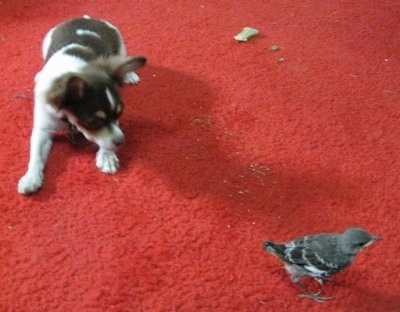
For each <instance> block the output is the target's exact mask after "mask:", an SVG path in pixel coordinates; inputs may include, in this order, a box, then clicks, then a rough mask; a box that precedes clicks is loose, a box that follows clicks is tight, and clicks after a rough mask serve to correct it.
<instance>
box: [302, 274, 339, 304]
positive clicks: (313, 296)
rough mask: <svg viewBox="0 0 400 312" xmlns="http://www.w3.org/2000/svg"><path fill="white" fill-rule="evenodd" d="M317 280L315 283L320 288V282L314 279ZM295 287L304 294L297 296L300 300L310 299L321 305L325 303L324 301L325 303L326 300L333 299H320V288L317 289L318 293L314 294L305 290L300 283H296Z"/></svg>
mask: <svg viewBox="0 0 400 312" xmlns="http://www.w3.org/2000/svg"><path fill="white" fill-rule="evenodd" d="M316 280H317V282H318V283H320V285H321V286H322V280H318V279H316ZM296 285H297V286H299V287H300V288H301V290H302V291H303V292H304V294H300V295H298V296H299V297H302V298H310V299H312V300H314V301H316V302H321V303H323V302H325V301H327V300H331V299H333V297H320V296H319V294H320V293H321V292H322V287H320V289H319V291H318V292H316V293H314V294H313V293H312V292H310V291H309V290H308V289H307V287H306V286H304V285H303V284H302V283H299V282H298V283H296Z"/></svg>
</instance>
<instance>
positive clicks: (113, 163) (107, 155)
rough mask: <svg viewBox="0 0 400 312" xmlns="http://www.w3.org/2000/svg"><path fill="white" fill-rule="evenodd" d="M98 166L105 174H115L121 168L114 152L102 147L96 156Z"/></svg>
mask: <svg viewBox="0 0 400 312" xmlns="http://www.w3.org/2000/svg"><path fill="white" fill-rule="evenodd" d="M96 166H97V168H99V169H100V171H102V172H104V173H109V174H114V173H116V172H117V170H118V168H119V160H118V157H117V155H115V153H114V152H113V151H110V150H106V149H104V148H102V147H100V149H99V151H98V152H97V154H96Z"/></svg>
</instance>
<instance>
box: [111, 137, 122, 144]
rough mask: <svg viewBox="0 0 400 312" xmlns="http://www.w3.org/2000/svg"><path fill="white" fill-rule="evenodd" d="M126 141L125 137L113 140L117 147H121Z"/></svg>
mask: <svg viewBox="0 0 400 312" xmlns="http://www.w3.org/2000/svg"><path fill="white" fill-rule="evenodd" d="M124 141H125V138H124V137H123V136H121V137H118V138H115V139H113V140H112V143H113V144H114V145H115V146H120V145H121V144H122V143H124Z"/></svg>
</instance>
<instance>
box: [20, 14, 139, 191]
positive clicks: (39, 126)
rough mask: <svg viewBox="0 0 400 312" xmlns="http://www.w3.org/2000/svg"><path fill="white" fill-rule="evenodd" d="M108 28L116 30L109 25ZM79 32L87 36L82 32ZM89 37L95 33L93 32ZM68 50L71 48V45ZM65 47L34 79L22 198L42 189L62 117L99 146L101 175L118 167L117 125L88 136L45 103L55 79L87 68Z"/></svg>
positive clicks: (45, 46)
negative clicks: (26, 166) (31, 126)
mask: <svg viewBox="0 0 400 312" xmlns="http://www.w3.org/2000/svg"><path fill="white" fill-rule="evenodd" d="M85 18H88V17H85ZM109 25H110V26H111V27H113V28H115V27H114V26H112V25H111V24H109ZM54 29H55V28H53V29H51V30H50V31H49V32H48V33H47V35H46V36H45V38H44V41H43V46H42V54H43V58H44V59H46V56H47V53H48V50H49V47H50V43H51V35H52V33H53V31H54ZM115 29H116V28H115ZM81 31H82V33H85V34H87V33H86V31H85V30H81ZM118 34H119V32H118ZM91 35H97V34H96V33H92V34H91ZM119 36H120V34H119ZM121 43H122V44H121V46H120V49H119V54H120V55H123V56H125V54H126V51H125V46H124V44H123V41H122V38H121ZM68 47H71V45H69V46H68ZM66 48H67V47H64V48H63V49H61V50H60V51H58V52H56V53H55V54H54V55H53V56H52V57H51V58H50V59H49V60H48V61H47V63H46V64H45V66H44V67H43V69H42V70H41V71H39V72H38V73H37V74H36V76H35V83H36V85H35V108H34V122H33V129H32V135H31V140H30V143H31V145H30V159H29V164H28V170H27V172H26V173H25V175H24V176H23V177H22V178H21V179H20V181H19V183H18V193H20V194H23V195H29V194H32V193H34V192H36V191H37V190H38V189H39V188H40V187H41V186H42V184H43V179H44V178H43V171H44V168H45V165H46V162H47V159H48V156H49V153H50V150H51V146H52V138H53V136H54V134H55V133H57V132H58V131H60V130H65V128H66V126H67V124H66V123H65V122H62V121H61V120H60V118H62V117H65V116H67V117H68V120H69V121H70V122H71V123H72V124H74V125H75V126H76V127H77V128H78V130H79V131H81V132H82V133H83V135H84V136H85V137H86V138H87V139H88V140H90V141H92V142H94V143H96V144H97V145H98V146H99V151H98V152H97V155H96V166H97V167H98V168H99V169H100V170H101V171H102V172H105V173H109V174H114V173H115V172H117V170H118V168H119V161H118V158H117V156H116V154H115V152H114V151H115V149H116V148H117V146H118V145H119V144H120V143H122V141H123V140H124V135H123V133H122V131H121V129H120V128H119V127H118V124H117V123H113V124H110V125H108V126H107V127H105V128H104V129H102V130H101V131H99V132H97V133H96V134H92V132H90V133H89V132H88V131H86V130H85V129H83V128H80V127H79V125H78V124H77V123H75V122H74V121H76V119H74V116H72V115H71V114H69V113H68V112H65V111H56V110H55V109H54V108H53V107H52V106H51V105H50V104H49V103H47V101H46V95H47V94H48V92H49V91H50V90H51V88H52V83H53V82H54V81H55V80H56V79H57V78H59V77H61V76H63V75H65V74H67V73H71V72H72V73H73V72H75V73H79V72H80V71H81V70H82V67H84V66H85V65H86V62H85V61H84V60H82V59H80V58H78V57H75V56H71V55H67V54H65V53H64V51H65V49H66ZM125 80H126V81H127V82H128V83H138V82H139V77H138V76H137V75H136V74H135V73H133V72H129V73H127V74H126V77H125ZM107 91H108V90H107ZM107 96H108V98H109V100H110V102H111V103H112V104H113V105H114V106H115V105H117V103H116V100H115V99H114V98H113V96H112V95H111V92H109V91H108V93H107Z"/></svg>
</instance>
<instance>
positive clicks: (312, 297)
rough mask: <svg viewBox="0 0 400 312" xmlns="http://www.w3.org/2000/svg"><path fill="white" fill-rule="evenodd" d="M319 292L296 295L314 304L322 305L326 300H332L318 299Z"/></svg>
mask: <svg viewBox="0 0 400 312" xmlns="http://www.w3.org/2000/svg"><path fill="white" fill-rule="evenodd" d="M320 293H321V291H319V292H317V293H316V294H300V295H298V296H299V297H301V298H310V299H312V300H314V301H316V302H320V303H324V302H325V301H327V300H332V299H333V297H320V296H319V294H320Z"/></svg>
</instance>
